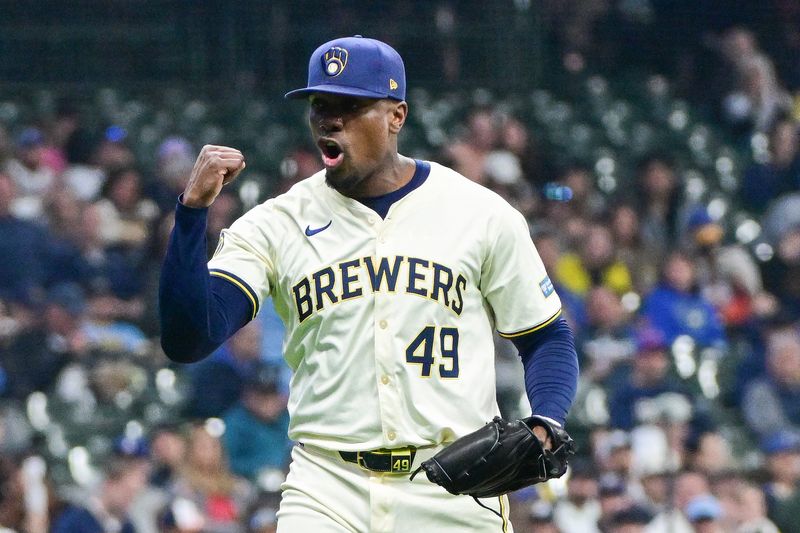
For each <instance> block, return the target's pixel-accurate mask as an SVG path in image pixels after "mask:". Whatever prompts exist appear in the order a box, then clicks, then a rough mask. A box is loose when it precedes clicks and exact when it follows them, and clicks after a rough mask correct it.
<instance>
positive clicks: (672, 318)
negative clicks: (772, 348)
mask: <svg viewBox="0 0 800 533" xmlns="http://www.w3.org/2000/svg"><path fill="white" fill-rule="evenodd" d="M698 289H699V288H698V286H697V278H696V273H695V267H694V263H693V262H692V259H691V257H689V256H688V255H687V254H686V253H684V252H681V251H674V252H672V253H670V254H669V255H668V256H667V259H666V263H665V264H664V270H663V273H662V280H661V283H660V284H659V285H658V286H657V287H656V288H655V289H654V290H653V291H652V292H651V293H650V294H648V295H647V296H646V297H645V299H644V301H643V303H642V317H643V318H645V319H646V320H647V322H648V324H650V326H652V327H653V328H654V329H656V330H658V331H660V332H661V333H662V334H663V335H664V338H665V342H667V343H668V344H672V342H673V341H674V340H675V339H676V338H677V337H678V336H680V335H688V336H690V337H691V338H692V339H693V340H694V342H695V343H696V344H697V345H698V346H700V347H707V346H718V347H721V346H723V345H724V344H725V342H726V338H725V331H724V330H723V327H722V322H721V320H720V318H719V316H718V314H717V311H716V309H715V308H714V306H713V305H711V302H709V301H708V300H707V299H706V298H704V297H703V295H702V294H700V292H699V290H698Z"/></svg>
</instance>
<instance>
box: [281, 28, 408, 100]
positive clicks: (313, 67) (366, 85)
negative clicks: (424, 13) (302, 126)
mask: <svg viewBox="0 0 800 533" xmlns="http://www.w3.org/2000/svg"><path fill="white" fill-rule="evenodd" d="M314 93H328V94H342V95H347V96H361V97H365V98H391V99H394V100H405V99H406V71H405V67H404V66H403V59H402V58H401V57H400V54H398V53H397V50H395V49H394V48H392V47H391V46H389V45H388V44H386V43H384V42H381V41H378V40H375V39H368V38H366V37H362V36H360V35H356V36H355V37H343V38H341V39H334V40H333V41H328V42H327V43H325V44H323V45H322V46H320V47H319V48H317V49H316V50H314V53H313V54H311V59H310V60H309V62H308V86H307V87H303V88H302V89H296V90H294V91H291V92H288V93H286V98H305V97H306V96H308V95H310V94H314Z"/></svg>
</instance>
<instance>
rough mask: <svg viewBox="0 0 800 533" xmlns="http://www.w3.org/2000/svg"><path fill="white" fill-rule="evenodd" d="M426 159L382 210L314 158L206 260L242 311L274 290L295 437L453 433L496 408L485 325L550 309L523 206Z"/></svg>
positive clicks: (521, 321) (422, 439)
mask: <svg viewBox="0 0 800 533" xmlns="http://www.w3.org/2000/svg"><path fill="white" fill-rule="evenodd" d="M430 166H431V170H430V174H429V176H428V178H427V180H426V181H425V182H424V183H423V184H422V185H421V186H419V187H418V188H416V189H414V190H413V191H411V192H410V193H408V194H407V195H406V196H404V197H403V198H401V199H400V200H399V201H397V202H395V203H394V204H393V205H392V206H391V208H390V209H389V212H388V214H387V216H386V218H385V219H382V218H381V217H380V216H378V215H377V214H376V213H375V212H374V211H372V210H371V209H369V208H367V207H366V206H364V205H363V204H361V203H359V202H358V201H356V200H353V199H351V198H348V197H346V196H343V195H341V194H340V193H338V192H337V191H336V190H334V189H332V188H330V187H329V186H328V185H327V184H326V183H325V175H324V171H323V172H320V173H317V174H315V175H313V176H311V177H310V178H308V179H306V180H304V181H301V182H300V183H298V184H297V185H295V186H294V187H293V188H292V189H291V190H289V191H288V192H287V193H285V194H283V195H280V196H278V197H276V198H274V199H271V200H268V201H266V202H265V203H263V204H261V205H259V206H257V207H255V208H253V209H252V210H250V211H249V212H248V213H246V214H245V215H244V216H243V217H241V218H240V219H239V220H237V221H236V222H235V223H234V224H233V225H232V226H231V227H230V228H229V229H226V230H224V231H223V234H222V238H221V243H220V245H219V246H218V248H217V251H216V252H215V254H214V256H213V258H212V259H211V260H210V262H209V270H210V271H211V273H212V275H216V276H220V277H223V278H226V279H228V280H229V281H231V282H233V283H234V284H236V285H238V286H239V287H240V288H241V289H242V290H243V291H245V293H246V294H247V296H248V298H249V299H250V300H251V304H252V307H253V314H254V316H255V313H256V312H257V310H258V307H259V304H260V302H262V301H263V300H264V299H265V298H268V297H272V298H273V301H274V305H275V309H276V310H277V312H278V314H279V315H280V317H281V318H282V320H283V322H284V323H285V325H286V336H285V339H284V355H285V358H286V361H287V362H288V364H289V366H290V367H291V368H292V370H293V371H294V374H293V377H292V381H291V387H290V397H289V413H290V415H291V422H290V427H289V436H290V437H291V438H292V439H293V440H296V441H299V442H303V443H306V444H310V445H315V446H319V447H322V448H326V449H331V450H342V451H359V450H369V449H378V448H397V447H403V446H427V445H432V444H439V443H442V442H449V441H452V440H454V439H456V438H458V437H460V436H462V435H465V434H467V433H469V432H471V431H473V430H475V429H477V428H478V427H480V426H481V425H483V424H484V423H486V422H487V421H489V420H491V418H492V417H493V416H495V415H496V414H497V413H498V407H497V404H496V400H495V375H494V346H493V341H492V334H493V330H494V329H497V330H498V331H499V332H500V333H501V335H504V336H515V335H521V334H524V333H527V332H530V331H533V330H535V329H537V328H540V327H543V326H545V325H547V324H549V323H551V322H552V321H554V320H555V319H556V318H557V317H558V316H559V314H560V312H561V303H560V301H559V298H558V295H557V294H556V293H555V292H554V290H553V287H552V284H551V283H550V280H549V278H548V277H547V274H546V272H545V269H544V266H543V265H542V261H541V259H540V257H539V254H538V252H537V251H536V249H535V247H534V245H533V242H532V241H531V239H530V235H529V230H528V225H527V223H526V221H525V219H524V217H523V216H522V215H521V214H520V213H519V212H517V211H516V210H515V209H514V208H512V207H511V206H510V205H509V204H508V203H507V202H506V201H505V200H503V199H502V198H500V197H499V196H498V195H496V194H495V193H493V192H491V191H489V190H488V189H485V188H484V187H482V186H480V185H477V184H475V183H473V182H471V181H469V180H468V179H466V178H464V177H463V176H461V175H460V174H457V173H456V172H454V171H452V170H450V169H448V168H446V167H443V166H441V165H438V164H436V163H430Z"/></svg>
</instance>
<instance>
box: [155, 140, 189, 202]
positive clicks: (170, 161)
mask: <svg viewBox="0 0 800 533" xmlns="http://www.w3.org/2000/svg"><path fill="white" fill-rule="evenodd" d="M194 153H195V150H194V148H193V147H192V145H191V143H190V142H189V141H187V140H186V139H184V138H183V137H168V138H166V139H164V141H163V142H162V143H161V145H160V146H159V147H158V152H157V154H156V158H157V160H156V171H155V176H156V181H154V182H152V183H150V184H149V185H150V187H149V192H148V194H147V196H148V197H149V198H153V199H154V200H155V201H156V203H157V204H158V205H159V207H160V208H161V211H163V212H166V213H169V212H171V211H172V210H173V209H174V208H175V204H176V202H177V201H178V196H179V195H180V194H181V193H182V192H183V190H184V189H185V188H186V183H187V182H188V181H189V174H191V172H192V167H193V166H194Z"/></svg>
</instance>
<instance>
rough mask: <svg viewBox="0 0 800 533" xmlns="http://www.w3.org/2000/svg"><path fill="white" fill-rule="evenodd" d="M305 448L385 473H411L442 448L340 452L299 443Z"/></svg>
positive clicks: (365, 468) (412, 447)
mask: <svg viewBox="0 0 800 533" xmlns="http://www.w3.org/2000/svg"><path fill="white" fill-rule="evenodd" d="M300 445H301V446H302V447H303V448H304V449H305V450H308V451H309V452H312V453H316V454H318V455H324V456H326V457H331V458H334V459H339V460H342V461H346V462H348V463H353V464H356V465H358V466H359V467H360V468H362V469H363V470H368V471H370V472H381V473H386V474H408V473H411V472H412V471H413V470H414V469H415V468H416V467H418V466H419V465H420V463H422V462H423V461H425V460H427V459H430V458H431V457H433V456H434V455H436V453H437V452H438V451H440V450H441V449H442V447H443V446H442V445H438V446H423V447H421V448H416V447H414V446H408V447H406V448H395V449H380V450H369V451H364V452H340V451H334V450H327V449H325V448H319V447H317V446H311V445H308V444H302V443H301V444H300Z"/></svg>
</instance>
